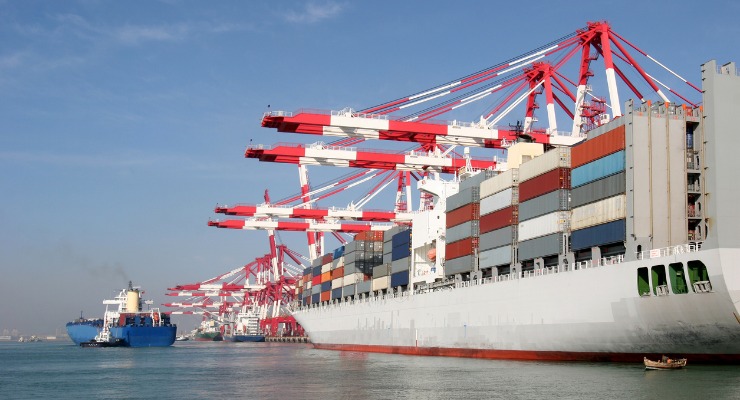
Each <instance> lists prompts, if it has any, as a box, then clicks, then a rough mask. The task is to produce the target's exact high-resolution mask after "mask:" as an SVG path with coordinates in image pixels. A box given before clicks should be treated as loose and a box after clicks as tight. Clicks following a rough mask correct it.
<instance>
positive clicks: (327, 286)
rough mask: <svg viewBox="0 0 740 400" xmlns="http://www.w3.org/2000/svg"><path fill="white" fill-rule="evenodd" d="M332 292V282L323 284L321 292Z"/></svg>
mask: <svg viewBox="0 0 740 400" xmlns="http://www.w3.org/2000/svg"><path fill="white" fill-rule="evenodd" d="M330 290H331V281H328V282H321V292H322V293H323V292H328V291H330Z"/></svg>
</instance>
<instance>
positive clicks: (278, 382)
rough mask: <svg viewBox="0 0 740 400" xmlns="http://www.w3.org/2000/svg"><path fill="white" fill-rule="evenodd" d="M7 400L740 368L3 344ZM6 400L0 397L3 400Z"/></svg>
mask: <svg viewBox="0 0 740 400" xmlns="http://www.w3.org/2000/svg"><path fill="white" fill-rule="evenodd" d="M0 358H2V360H3V362H2V363H0V388H1V390H2V394H3V396H6V395H9V396H10V397H9V398H44V399H46V398H70V399H72V398H74V399H77V398H106V399H116V398H159V397H161V398H178V399H197V398H223V399H232V398H234V399H246V398H249V399H312V400H330V399H358V400H364V399H368V400H369V399H394V400H395V399H551V398H560V399H600V398H619V399H622V398H624V399H650V400H654V399H687V398H691V399H704V398H705V399H710V398H711V399H712V400H714V399H731V398H738V395H740V367H732V366H692V365H691V360H689V366H688V367H687V368H686V369H683V370H678V371H645V370H644V369H643V367H642V365H640V364H599V363H545V362H524V361H497V360H475V359H461V358H439V357H413V356H399V355H388V354H368V353H357V352H336V351H327V350H315V349H313V348H312V347H311V346H310V345H304V344H284V343H229V342H178V343H176V344H175V346H173V347H170V348H154V349H127V348H110V349H81V348H79V347H76V346H74V345H72V344H67V343H39V344H18V343H12V344H11V343H0ZM3 396H0V397H3Z"/></svg>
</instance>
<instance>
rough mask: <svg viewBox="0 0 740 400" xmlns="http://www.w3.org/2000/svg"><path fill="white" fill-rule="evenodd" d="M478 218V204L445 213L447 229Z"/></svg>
mask: <svg viewBox="0 0 740 400" xmlns="http://www.w3.org/2000/svg"><path fill="white" fill-rule="evenodd" d="M479 218H480V204H479V203H470V204H466V205H464V206H462V207H460V208H457V209H455V210H452V211H450V212H448V213H447V222H446V226H447V228H452V227H453V226H457V225H460V224H464V223H466V222H468V221H472V220H476V219H479Z"/></svg>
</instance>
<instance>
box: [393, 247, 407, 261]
mask: <svg viewBox="0 0 740 400" xmlns="http://www.w3.org/2000/svg"><path fill="white" fill-rule="evenodd" d="M410 255H411V249H409V248H408V246H407V247H394V248H393V253H391V261H396V260H400V259H402V258H406V257H408V256H410Z"/></svg>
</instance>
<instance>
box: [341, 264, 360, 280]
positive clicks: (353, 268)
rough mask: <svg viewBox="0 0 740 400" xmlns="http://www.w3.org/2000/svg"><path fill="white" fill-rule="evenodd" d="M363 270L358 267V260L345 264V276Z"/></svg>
mask: <svg viewBox="0 0 740 400" xmlns="http://www.w3.org/2000/svg"><path fill="white" fill-rule="evenodd" d="M358 272H362V268H360V267H358V265H357V263H356V262H354V261H353V262H351V263H348V264H344V276H347V275H352V274H356V273H358Z"/></svg>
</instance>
